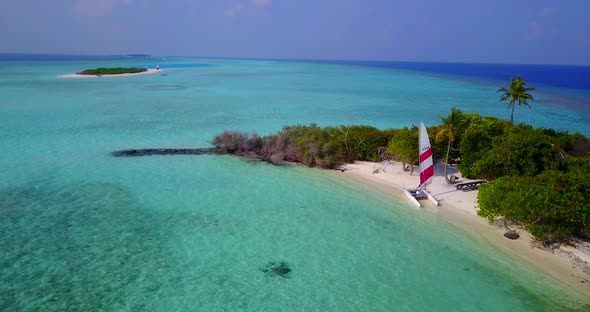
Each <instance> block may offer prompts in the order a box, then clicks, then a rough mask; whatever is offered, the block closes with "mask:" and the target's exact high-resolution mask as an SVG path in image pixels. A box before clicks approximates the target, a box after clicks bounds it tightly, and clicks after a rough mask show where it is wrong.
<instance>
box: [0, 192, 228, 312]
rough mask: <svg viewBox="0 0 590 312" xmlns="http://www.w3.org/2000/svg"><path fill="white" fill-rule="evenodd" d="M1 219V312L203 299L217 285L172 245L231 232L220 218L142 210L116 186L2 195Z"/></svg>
mask: <svg viewBox="0 0 590 312" xmlns="http://www.w3.org/2000/svg"><path fill="white" fill-rule="evenodd" d="M0 216H2V217H1V218H0V233H2V235H0V250H1V251H2V252H0V311H20V310H24V309H28V310H35V311H65V310H69V311H99V310H109V311H120V310H137V311H153V310H156V309H157V308H158V304H159V302H158V300H157V298H160V297H161V293H162V291H164V290H165V287H167V286H166V285H174V288H175V289H179V290H182V291H187V292H196V291H197V290H198V289H199V287H200V285H201V284H202V283H209V282H211V279H214V278H217V276H209V275H206V274H204V273H203V271H204V270H202V269H201V268H195V267H194V266H192V265H191V264H189V263H187V264H178V255H179V250H178V248H177V243H176V242H170V238H171V237H176V236H175V235H176V234H175V233H178V232H182V233H189V235H191V236H192V237H195V236H196V237H206V236H207V235H208V234H207V233H208V232H209V231H215V232H217V233H219V232H222V233H224V232H226V231H227V230H226V229H225V228H224V227H223V226H224V225H225V224H226V223H227V222H226V220H225V219H219V218H217V217H215V216H213V215H202V214H189V215H187V214H178V213H170V214H167V213H161V212H155V211H154V212H152V211H150V210H146V209H145V208H142V207H138V206H137V205H136V204H135V203H134V198H133V196H132V194H131V193H130V192H129V191H128V190H127V188H125V187H124V186H122V185H120V184H116V183H89V184H79V185H71V184H70V185H63V184H59V185H55V184H52V183H51V182H47V181H44V182H43V183H36V184H35V185H31V186H22V187H10V188H4V189H0ZM234 223H235V222H234ZM235 227H236V225H235V224H232V225H231V226H228V227H227V228H229V229H234V228H235ZM206 271H208V270H206ZM230 282H231V281H230ZM232 283H233V282H232ZM130 294H134V295H130ZM213 295H214V294H213V293H211V294H207V295H205V297H207V298H210V297H211V296H213ZM139 298H143V299H145V298H151V299H150V300H138V299H139ZM186 304H187V306H186V307H188V303H186ZM179 310H186V309H180V308H179Z"/></svg>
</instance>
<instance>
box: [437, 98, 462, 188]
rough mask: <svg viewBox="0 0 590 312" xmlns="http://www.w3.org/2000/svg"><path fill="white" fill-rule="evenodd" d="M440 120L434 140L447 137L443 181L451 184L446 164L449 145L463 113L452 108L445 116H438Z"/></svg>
mask: <svg viewBox="0 0 590 312" xmlns="http://www.w3.org/2000/svg"><path fill="white" fill-rule="evenodd" d="M439 118H440V121H442V126H441V127H440V129H439V130H438V132H437V133H436V137H435V141H436V142H440V141H442V140H443V139H444V138H446V139H447V142H448V144H447V156H446V157H445V159H444V162H445V181H447V183H449V184H451V180H449V176H448V174H447V172H448V165H449V154H450V153H451V145H452V144H453V142H455V134H456V132H457V130H458V128H459V127H460V125H461V123H463V113H462V112H461V111H460V110H459V109H457V108H453V109H452V110H451V113H450V114H449V115H448V116H447V117H442V116H439Z"/></svg>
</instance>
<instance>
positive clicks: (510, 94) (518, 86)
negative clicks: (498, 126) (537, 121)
mask: <svg viewBox="0 0 590 312" xmlns="http://www.w3.org/2000/svg"><path fill="white" fill-rule="evenodd" d="M525 85H526V82H525V81H524V80H522V79H521V78H520V77H518V78H516V80H514V77H512V78H510V87H509V89H506V88H500V89H499V90H498V92H502V93H504V94H503V95H502V97H501V98H500V102H502V101H506V100H508V99H510V104H508V109H511V112H510V123H511V124H513V123H514V103H516V102H518V105H519V106H520V105H521V104H524V105H526V106H528V107H529V108H530V107H531V106H530V105H529V103H528V100H534V99H533V96H532V95H530V94H529V93H527V92H529V91H533V90H535V88H527V87H525Z"/></svg>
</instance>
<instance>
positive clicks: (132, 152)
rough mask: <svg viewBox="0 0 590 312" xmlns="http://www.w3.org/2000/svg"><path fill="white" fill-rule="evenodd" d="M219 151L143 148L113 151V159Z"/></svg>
mask: <svg viewBox="0 0 590 312" xmlns="http://www.w3.org/2000/svg"><path fill="white" fill-rule="evenodd" d="M218 152H219V151H218V150H217V149H216V148H214V147H209V148H145V149H128V150H120V151H114V152H112V153H111V155H113V156H115V157H137V156H151V155H209V154H217V153H218Z"/></svg>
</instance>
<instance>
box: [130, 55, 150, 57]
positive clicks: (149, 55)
mask: <svg viewBox="0 0 590 312" xmlns="http://www.w3.org/2000/svg"><path fill="white" fill-rule="evenodd" d="M127 56H130V57H151V55H149V54H127Z"/></svg>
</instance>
